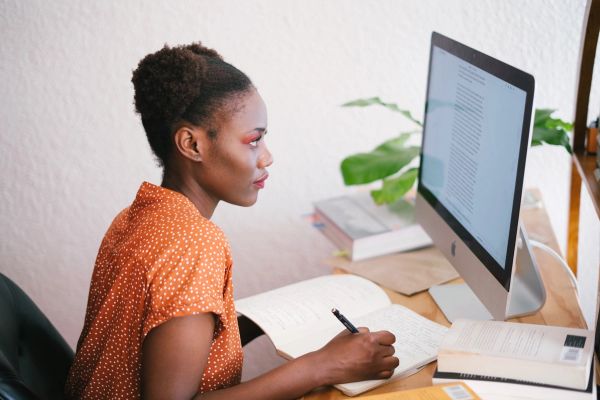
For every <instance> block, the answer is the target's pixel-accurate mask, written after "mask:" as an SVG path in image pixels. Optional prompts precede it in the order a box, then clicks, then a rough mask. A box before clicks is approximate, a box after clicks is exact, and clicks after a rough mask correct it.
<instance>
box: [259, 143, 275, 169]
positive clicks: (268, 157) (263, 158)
mask: <svg viewBox="0 0 600 400" xmlns="http://www.w3.org/2000/svg"><path fill="white" fill-rule="evenodd" d="M271 164H273V155H272V154H271V152H270V151H269V149H267V146H265V147H264V150H263V153H262V154H261V155H260V158H259V159H258V167H259V168H267V167H269V166H270V165H271Z"/></svg>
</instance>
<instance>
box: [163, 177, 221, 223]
mask: <svg viewBox="0 0 600 400" xmlns="http://www.w3.org/2000/svg"><path fill="white" fill-rule="evenodd" d="M160 185H161V186H162V187H164V188H165V189H170V190H173V191H175V192H178V193H181V194H182V195H184V196H185V197H187V198H188V199H189V200H190V201H191V202H192V203H193V204H194V206H195V207H196V208H197V209H198V211H199V212H200V214H202V216H203V217H204V218H206V219H210V218H211V217H212V215H213V212H214V211H215V208H216V207H217V204H218V201H215V200H214V199H213V198H211V197H210V196H209V195H208V194H207V193H206V192H205V191H204V189H203V188H202V186H200V185H199V184H198V183H197V182H196V181H195V180H194V179H193V178H192V177H191V176H189V175H186V176H184V175H182V174H179V173H176V172H174V171H172V170H170V169H169V168H165V170H164V172H163V180H162V183H161V184H160Z"/></svg>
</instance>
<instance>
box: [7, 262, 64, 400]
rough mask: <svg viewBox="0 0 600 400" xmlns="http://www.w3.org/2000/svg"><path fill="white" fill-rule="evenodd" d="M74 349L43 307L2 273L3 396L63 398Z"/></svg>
mask: <svg viewBox="0 0 600 400" xmlns="http://www.w3.org/2000/svg"><path fill="white" fill-rule="evenodd" d="M72 361H73V350H72V349H71V348H70V347H69V345H68V344H67V342H65V340H64V339H63V338H62V336H61V335H60V333H58V331H57V330H56V329H55V328H54V326H53V325H52V324H51V323H50V321H48V319H47V318H46V317H45V316H44V314H43V313H42V312H41V311H40V309H39V308H37V306H36V305H35V304H34V303H33V301H31V299H30V298H29V296H27V295H26V294H25V292H23V291H22V290H21V289H20V288H19V287H18V286H17V285H16V284H15V283H14V282H13V281H11V280H10V279H8V278H7V277H6V276H4V275H3V274H1V273H0V399H2V400H22V399H27V400H30V399H31V400H33V399H51V400H53V399H63V398H64V395H63V393H64V385H65V381H66V378H67V373H68V372H69V367H70V366H71V363H72Z"/></svg>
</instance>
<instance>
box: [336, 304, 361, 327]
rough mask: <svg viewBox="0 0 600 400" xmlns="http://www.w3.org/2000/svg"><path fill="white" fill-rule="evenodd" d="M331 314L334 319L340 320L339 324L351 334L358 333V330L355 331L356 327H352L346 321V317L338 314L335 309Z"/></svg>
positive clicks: (350, 323)
mask: <svg viewBox="0 0 600 400" xmlns="http://www.w3.org/2000/svg"><path fill="white" fill-rule="evenodd" d="M331 312H332V313H333V315H335V317H336V318H337V319H339V320H340V322H341V323H342V324H344V326H345V327H346V328H347V329H348V330H349V331H350V332H352V333H358V329H356V327H355V326H354V325H352V322H350V321H348V319H346V317H344V316H343V315H342V313H340V312H339V311H338V310H337V309H336V308H332V309H331Z"/></svg>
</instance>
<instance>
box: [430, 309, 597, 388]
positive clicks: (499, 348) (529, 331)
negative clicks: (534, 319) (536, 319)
mask: <svg viewBox="0 0 600 400" xmlns="http://www.w3.org/2000/svg"><path fill="white" fill-rule="evenodd" d="M593 346H594V332H593V331H590V330H587V329H577V328H563V327H557V326H547V325H533V324H524V323H514V322H503V321H474V320H467V319H459V320H457V321H455V322H454V323H453V324H452V327H451V328H450V329H449V330H448V333H447V334H446V336H445V337H444V340H443V341H442V344H441V345H440V348H439V351H438V370H439V371H440V372H455V373H463V374H475V375H484V376H494V377H499V378H507V379H517V380H525V381H528V382H536V383H541V384H546V385H556V386H563V387H568V388H573V389H585V388H586V387H587V386H588V382H589V374H590V369H591V365H592V358H593Z"/></svg>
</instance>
